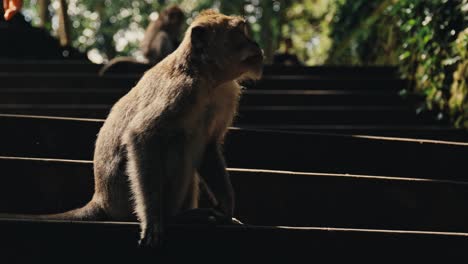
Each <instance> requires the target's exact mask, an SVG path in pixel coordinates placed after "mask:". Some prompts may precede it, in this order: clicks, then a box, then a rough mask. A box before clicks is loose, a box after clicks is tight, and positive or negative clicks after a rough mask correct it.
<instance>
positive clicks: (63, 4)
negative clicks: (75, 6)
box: [58, 0, 70, 46]
mask: <svg viewBox="0 0 468 264" xmlns="http://www.w3.org/2000/svg"><path fill="white" fill-rule="evenodd" d="M59 2H60V8H59V28H58V36H59V39H60V45H62V46H69V45H70V17H68V12H67V10H68V5H67V1H66V0H60V1H59Z"/></svg>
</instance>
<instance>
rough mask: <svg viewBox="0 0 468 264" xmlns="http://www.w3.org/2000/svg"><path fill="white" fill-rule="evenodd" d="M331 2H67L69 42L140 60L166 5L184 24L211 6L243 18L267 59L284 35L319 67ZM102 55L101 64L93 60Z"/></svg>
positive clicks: (33, 8)
mask: <svg viewBox="0 0 468 264" xmlns="http://www.w3.org/2000/svg"><path fill="white" fill-rule="evenodd" d="M333 2H334V0H301V1H292V0H271V1H261V0H230V1H221V0H157V1H156V0H130V1H123V0H114V1H111V0H68V3H69V10H68V13H69V15H70V20H71V25H72V43H73V46H75V47H77V48H79V49H80V50H81V51H83V52H88V56H90V57H93V58H92V59H93V60H94V61H98V62H99V61H105V60H108V59H111V58H113V57H115V56H134V57H137V58H138V57H139V56H141V54H140V52H139V50H138V44H139V42H140V41H141V39H142V38H143V34H144V30H145V28H146V26H147V25H148V23H149V20H150V18H152V19H156V18H157V15H158V12H160V11H161V10H163V9H164V8H165V7H166V6H168V5H171V4H178V5H179V6H180V7H181V8H182V9H183V10H184V11H185V12H186V14H187V24H190V23H191V21H192V20H193V18H194V17H195V16H196V15H197V14H198V13H199V12H200V11H201V10H203V9H207V8H214V9H217V10H219V11H221V12H223V13H225V14H228V15H241V16H244V17H245V18H246V19H247V21H248V22H249V23H250V25H251V29H252V35H253V37H254V39H255V40H256V41H257V42H259V44H260V46H261V47H262V48H263V49H264V51H265V54H266V56H267V61H269V60H270V59H271V58H272V56H273V54H274V52H275V51H276V50H277V49H278V48H280V47H279V43H280V42H281V41H280V40H281V39H282V38H284V37H285V36H288V37H291V38H292V39H293V43H294V48H293V50H294V51H295V52H296V53H297V54H298V56H299V58H300V59H301V60H303V61H305V62H308V63H309V64H317V63H323V61H324V60H325V59H326V57H327V50H328V47H329V46H330V40H329V38H328V30H327V29H328V26H327V23H325V22H324V18H325V16H326V15H327V14H328V15H329V14H330V12H329V11H330V7H331V6H332V4H331V3H333ZM57 3H58V0H51V4H50V6H49V9H50V12H49V15H50V16H51V18H52V19H51V21H52V23H51V24H50V25H48V26H47V28H48V29H49V30H51V31H52V32H54V31H55V30H56V28H57V18H56V14H55V13H56V10H57V9H58V4H57ZM37 6H38V5H37V0H25V8H24V10H23V11H24V13H26V14H27V17H29V18H30V20H32V22H33V24H35V25H38V24H39V20H38V10H37V9H38V7H37ZM98 55H99V56H101V60H99V59H97V57H98Z"/></svg>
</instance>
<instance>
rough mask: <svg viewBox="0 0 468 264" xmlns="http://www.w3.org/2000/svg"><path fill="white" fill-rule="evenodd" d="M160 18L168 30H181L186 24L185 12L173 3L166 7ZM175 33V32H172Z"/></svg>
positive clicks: (164, 27) (163, 26)
mask: <svg viewBox="0 0 468 264" xmlns="http://www.w3.org/2000/svg"><path fill="white" fill-rule="evenodd" d="M159 19H160V20H161V21H162V26H161V27H162V28H163V29H165V30H168V31H176V32H177V31H179V30H180V29H181V27H182V25H183V24H184V19H185V14H184V11H182V9H180V7H178V6H176V5H173V6H170V7H168V8H167V9H165V10H164V11H163V12H162V13H161V16H160V17H159ZM171 33H173V34H174V32H171Z"/></svg>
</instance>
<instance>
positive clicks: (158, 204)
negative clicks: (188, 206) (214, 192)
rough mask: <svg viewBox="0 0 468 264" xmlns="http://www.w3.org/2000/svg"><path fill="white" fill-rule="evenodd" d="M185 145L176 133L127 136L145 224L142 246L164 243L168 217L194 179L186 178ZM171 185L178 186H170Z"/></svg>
mask: <svg viewBox="0 0 468 264" xmlns="http://www.w3.org/2000/svg"><path fill="white" fill-rule="evenodd" d="M183 146H184V143H183V140H182V139H180V138H177V137H174V136H165V135H158V136H153V137H150V138H144V137H139V136H137V135H135V136H128V137H127V151H128V174H129V179H130V183H131V189H132V194H133V198H134V201H135V211H136V214H137V216H138V219H139V221H140V225H141V236H140V239H141V240H140V244H141V245H144V246H156V245H159V244H160V243H161V239H162V236H163V235H164V226H165V221H166V219H167V218H169V217H170V216H171V215H172V214H173V213H174V212H176V211H177V210H179V209H180V206H181V204H182V202H183V200H184V197H185V193H186V192H187V188H188V186H189V184H190V182H188V181H186V180H185V179H186V178H187V177H188V176H187V168H188V166H186V165H185V164H187V162H186V160H187V158H186V155H185V152H184V148H183ZM184 180H185V181H184ZM169 182H170V183H174V184H168V183H169ZM176 183H177V184H178V185H176ZM169 186H170V187H172V186H177V188H178V189H174V188H170V189H167V187H169Z"/></svg>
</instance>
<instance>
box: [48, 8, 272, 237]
mask: <svg viewBox="0 0 468 264" xmlns="http://www.w3.org/2000/svg"><path fill="white" fill-rule="evenodd" d="M262 62H263V53H262V51H261V49H260V48H259V46H258V44H257V43H256V42H254V41H253V40H252V39H251V38H250V37H249V36H248V34H247V25H246V22H245V21H244V20H243V19H242V18H240V17H235V16H226V15H223V14H220V13H217V12H215V11H212V10H208V11H204V12H202V13H201V14H200V15H199V16H198V17H197V18H196V19H195V20H194V22H193V23H192V24H191V26H190V27H189V28H188V30H187V32H186V33H185V37H184V39H183V40H182V42H181V44H180V46H179V47H178V48H177V49H176V50H175V51H174V52H173V53H171V54H170V55H169V56H167V57H166V58H165V59H164V60H162V61H161V62H160V63H158V64H157V65H156V66H154V67H153V68H152V69H150V70H149V71H147V72H146V73H145V74H144V75H143V77H142V78H141V80H140V81H139V82H138V83H137V84H136V86H135V87H133V88H132V89H131V90H130V91H129V92H128V93H127V94H126V95H125V96H124V97H122V98H121V99H120V100H119V101H118V102H117V103H116V104H115V105H114V106H113V107H112V110H111V111H110V113H109V116H108V117H107V119H106V121H105V122H104V125H103V127H102V128H101V130H100V132H99V135H98V138H97V142H96V148H95V153H94V177H95V193H94V196H93V198H92V200H91V201H90V202H89V203H88V204H87V205H86V206H84V207H83V208H81V209H77V210H73V211H70V212H67V213H64V214H58V215H54V216H52V217H51V216H49V218H56V219H82V220H96V219H99V220H113V221H126V220H132V219H134V218H135V215H136V218H137V219H138V221H139V222H140V227H141V240H140V243H142V244H143V245H155V244H158V243H159V242H160V239H161V235H162V234H163V232H164V227H165V225H166V222H167V221H168V219H170V218H171V217H173V216H175V215H177V214H180V213H183V212H184V211H186V210H189V209H192V208H197V206H198V184H199V181H200V180H202V181H203V182H204V183H205V184H206V185H207V186H208V187H209V189H210V191H211V193H212V195H213V196H214V198H215V202H216V208H218V209H219V210H220V212H221V213H222V214H223V215H224V216H225V217H226V219H231V217H232V215H233V211H234V193H233V188H232V186H231V182H230V178H229V175H228V173H227V171H226V164H225V161H224V158H223V155H222V150H221V145H222V143H223V140H224V137H225V134H226V132H227V130H228V127H229V126H230V125H231V123H232V121H233V118H234V117H235V115H236V111H237V106H238V99H239V96H240V93H241V88H240V86H239V84H238V82H239V81H241V80H244V79H259V78H260V77H261V74H262Z"/></svg>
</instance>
